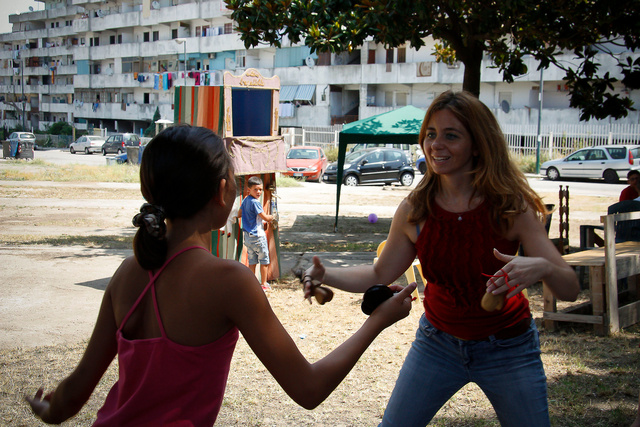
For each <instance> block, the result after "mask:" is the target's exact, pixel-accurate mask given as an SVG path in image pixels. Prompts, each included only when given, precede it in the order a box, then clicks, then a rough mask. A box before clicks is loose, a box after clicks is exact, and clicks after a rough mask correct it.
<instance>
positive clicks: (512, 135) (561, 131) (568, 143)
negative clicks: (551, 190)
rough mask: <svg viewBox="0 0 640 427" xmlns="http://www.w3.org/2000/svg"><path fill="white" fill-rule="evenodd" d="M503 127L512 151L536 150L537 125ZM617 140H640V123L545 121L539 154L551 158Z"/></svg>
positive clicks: (523, 153)
mask: <svg viewBox="0 0 640 427" xmlns="http://www.w3.org/2000/svg"><path fill="white" fill-rule="evenodd" d="M502 131H503V133H504V136H505V139H506V140H507V144H508V145H509V149H510V151H511V152H512V153H513V154H515V155H516V156H530V155H535V154H536V149H537V145H538V126H536V125H526V126H520V125H503V126H502ZM615 144H640V125H637V124H635V125H634V124H632V125H629V124H610V125H589V124H584V125H582V124H578V125H545V126H541V129H540V154H541V156H545V157H548V158H550V159H553V158H557V157H562V156H565V155H567V154H569V153H571V152H572V151H575V150H577V149H580V148H583V147H590V146H595V145H615Z"/></svg>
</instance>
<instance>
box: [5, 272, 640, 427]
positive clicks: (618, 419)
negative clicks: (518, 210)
mask: <svg viewBox="0 0 640 427" xmlns="http://www.w3.org/2000/svg"><path fill="white" fill-rule="evenodd" d="M538 292H540V289H535V290H534V292H532V294H533V295H532V296H533V297H535V299H536V300H537V299H539V294H538ZM268 298H269V302H270V303H271V305H272V307H273V309H274V311H275V313H276V315H277V316H278V318H279V319H280V320H281V322H282V323H283V325H284V326H285V328H286V329H287V331H288V332H289V334H290V335H291V337H292V339H293V340H294V341H295V343H296V345H298V347H299V348H300V351H301V352H302V353H303V354H304V355H305V356H306V357H307V358H308V359H309V360H310V361H316V360H318V359H320V358H321V357H323V356H324V355H325V354H327V353H328V352H329V351H331V350H332V349H334V348H335V347H337V346H338V345H339V344H340V343H341V342H343V341H344V340H345V339H347V338H348V337H349V336H350V335H351V334H353V332H355V330H357V329H358V328H359V327H360V325H361V324H362V322H363V321H364V319H365V316H364V315H363V314H362V312H361V311H360V303H361V299H360V297H359V295H354V294H349V293H345V292H342V291H336V294H335V297H334V299H333V301H331V303H329V304H326V305H324V306H319V305H317V304H313V305H309V304H308V303H306V302H305V301H302V295H301V293H300V290H299V283H298V282H297V280H293V279H291V278H283V279H282V280H280V281H279V282H278V283H277V284H276V285H275V286H274V290H273V291H271V292H269V293H268ZM533 310H534V317H535V318H536V319H537V320H538V321H539V320H540V316H541V312H540V311H539V309H538V306H537V305H536V306H534V307H533ZM421 312H422V310H421V306H420V305H419V304H418V303H416V304H415V305H414V310H412V312H411V314H410V315H409V317H407V318H406V319H404V320H402V321H400V322H398V323H397V324H396V325H394V326H392V327H390V328H389V329H387V330H386V331H384V332H383V333H382V334H381V335H380V336H379V337H378V338H377V339H376V341H375V342H374V343H373V344H372V345H371V347H370V348H369V349H368V350H367V351H366V352H365V354H364V355H363V357H362V358H361V359H360V360H359V361H358V363H357V365H356V367H355V368H354V370H353V371H352V372H351V373H350V374H349V375H348V376H347V378H346V379H345V380H344V381H343V383H342V384H341V385H340V386H339V387H338V388H337V389H336V391H334V393H333V394H332V395H331V396H330V397H329V398H328V399H327V400H326V401H325V402H324V403H323V404H322V405H320V406H319V407H318V408H316V409H315V410H313V411H307V410H305V409H302V408H300V407H298V406H297V405H296V404H295V403H294V402H293V401H292V400H291V399H290V398H289V397H288V396H287V395H286V394H285V393H284V392H283V391H282V389H281V388H280V387H279V386H278V384H277V383H276V382H275V380H274V379H273V377H272V376H271V375H270V374H269V372H268V371H267V370H266V369H265V367H264V366H263V365H262V364H261V363H260V361H259V360H258V358H257V357H256V356H255V355H254V354H253V352H252V351H251V349H250V348H249V346H248V345H247V343H246V342H245V341H244V339H243V338H242V337H241V338H240V340H239V341H238V345H237V348H236V352H235V354H234V357H233V361H232V365H231V373H230V376H229V383H228V385H227V391H226V394H225V399H224V402H223V405H222V410H221V412H220V415H219V418H218V422H217V425H221V426H317V427H321V426H322V427H324V426H374V425H377V424H378V423H379V421H380V418H381V416H382V413H383V411H384V408H385V405H386V402H387V401H388V399H389V396H390V394H391V390H392V389H393V386H394V384H395V380H396V378H397V375H398V371H399V369H400V366H401V365H402V362H403V360H404V357H405V355H406V353H407V351H408V349H409V346H410V345H411V342H412V341H413V336H414V334H415V328H416V325H417V322H418V319H419V316H420V314H421ZM639 343H640V329H639V328H638V326H634V327H632V328H628V329H627V330H624V331H622V332H621V333H619V334H616V335H614V336H611V337H598V336H594V335H593V332H592V331H591V329H590V328H589V327H586V326H576V325H572V324H566V323H565V324H563V325H562V326H561V327H560V329H559V331H557V332H545V331H544V330H542V331H541V345H542V359H543V362H544V365H545V370H546V374H547V378H548V385H549V405H550V412H551V424H552V425H553V426H572V427H584V426H601V427H605V426H606V427H615V426H625V427H627V426H628V425H630V424H631V421H632V420H633V418H634V417H635V410H636V408H637V402H638V391H639V390H640V367H639V365H638V351H639V350H638V344H639ZM85 344H86V343H84V342H80V343H75V344H72V345H59V346H47V347H38V348H17V349H10V350H3V351H0V359H1V362H0V424H2V425H19V426H39V425H41V423H39V422H37V421H36V420H35V418H34V417H33V416H32V415H31V414H30V412H29V410H28V407H27V405H26V404H25V403H24V402H23V400H22V399H23V396H24V395H25V394H32V393H35V391H36V390H37V389H38V387H41V386H44V387H45V389H46V390H51V388H52V387H53V386H55V384H57V383H58V382H59V381H60V380H62V379H63V378H64V377H65V375H67V374H68V373H69V372H70V371H71V369H73V367H74V366H75V364H76V363H77V362H78V360H79V359H80V357H81V354H82V351H83V349H84V346H85ZM116 368H117V363H114V364H112V366H111V367H110V368H109V370H108V371H107V374H106V375H105V377H104V378H103V379H102V381H101V382H100V384H99V385H98V387H97V388H96V391H95V392H94V394H93V395H92V397H91V399H90V401H89V402H88V404H87V406H85V407H84V408H83V409H82V411H81V412H80V414H78V415H77V416H76V417H74V418H73V419H72V420H71V421H68V422H67V423H65V424H64V425H67V426H76V425H82V426H84V425H89V424H90V423H91V422H92V421H93V419H94V417H95V413H96V412H97V410H98V408H99V407H100V406H101V405H102V403H103V401H104V399H105V397H106V393H107V392H108V390H109V388H110V387H111V385H112V384H113V382H114V381H115V380H116V377H117V370H116ZM248 384H250V386H248ZM407 404H411V405H417V404H420V402H417V401H413V402H408V403H407ZM432 425H434V426H447V427H454V426H456V427H457V426H499V423H498V421H497V419H496V417H495V413H494V411H493V409H492V407H491V405H490V403H489V401H488V399H487V398H486V397H485V396H484V394H483V393H482V391H481V390H480V389H479V388H478V387H477V386H475V385H474V384H469V385H467V386H465V387H464V388H463V389H462V390H460V391H459V392H458V393H457V394H456V395H455V396H454V397H453V398H452V399H451V400H450V401H449V402H447V403H446V404H445V406H444V407H443V408H442V409H441V410H440V411H439V412H438V414H437V416H436V418H435V419H434V421H433V423H432Z"/></svg>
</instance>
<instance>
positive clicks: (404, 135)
mask: <svg viewBox="0 0 640 427" xmlns="http://www.w3.org/2000/svg"><path fill="white" fill-rule="evenodd" d="M424 115H425V111H424V110H421V109H420V108H416V107H413V106H411V105H408V106H406V107H402V108H398V109H396V110H393V111H388V112H386V113H382V114H378V115H376V116H372V117H368V118H366V119H362V120H358V121H357V122H352V123H349V124H346V125H344V127H343V128H342V132H340V135H339V142H338V176H337V182H336V192H337V193H336V218H335V225H334V231H337V229H338V212H339V209H340V188H341V187H342V176H343V174H344V158H345V156H346V153H347V145H348V144H357V143H361V142H367V143H376V144H418V134H419V133H420V127H421V126H422V120H423V119H424Z"/></svg>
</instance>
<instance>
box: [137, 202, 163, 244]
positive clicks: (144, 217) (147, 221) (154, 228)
mask: <svg viewBox="0 0 640 427" xmlns="http://www.w3.org/2000/svg"><path fill="white" fill-rule="evenodd" d="M132 222H133V225H134V226H136V227H142V226H143V225H144V227H145V230H147V233H149V234H150V235H151V236H152V237H155V238H156V239H162V238H164V235H165V233H166V231H167V227H166V225H165V223H164V210H163V209H162V208H161V207H160V206H157V205H152V204H150V203H145V204H143V205H142V206H141V207H140V213H139V214H136V216H134V217H133V221H132Z"/></svg>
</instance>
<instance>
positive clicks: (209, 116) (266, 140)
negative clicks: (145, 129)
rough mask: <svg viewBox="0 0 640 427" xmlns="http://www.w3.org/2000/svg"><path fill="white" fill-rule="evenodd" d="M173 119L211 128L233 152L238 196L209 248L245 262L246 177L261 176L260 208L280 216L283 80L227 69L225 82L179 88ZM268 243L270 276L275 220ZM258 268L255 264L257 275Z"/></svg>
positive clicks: (276, 268) (276, 255) (276, 259)
mask: <svg viewBox="0 0 640 427" xmlns="http://www.w3.org/2000/svg"><path fill="white" fill-rule="evenodd" d="M174 96H175V100H174V122H175V123H187V124H190V125H193V126H202V127H206V128H209V129H211V130H213V131H214V132H216V133H217V134H218V135H220V136H221V137H222V138H223V140H224V142H225V144H226V147H227V150H228V151H229V154H230V156H231V159H232V162H233V167H234V170H235V175H236V183H237V184H238V196H237V197H236V201H235V204H234V207H233V209H232V211H231V215H230V217H229V219H228V221H227V225H226V226H225V227H224V228H223V229H220V230H216V231H213V232H212V233H211V247H210V249H211V252H212V253H213V254H214V255H216V256H219V257H222V258H227V259H235V260H238V261H241V262H243V263H244V264H245V265H247V264H248V262H247V254H246V249H245V248H244V246H243V244H242V240H243V239H242V229H241V228H240V225H239V220H236V215H237V212H238V209H239V208H240V204H241V203H242V199H243V197H244V196H245V195H247V194H248V193H247V189H248V186H247V181H248V180H249V178H250V177H252V176H254V175H257V176H259V177H260V178H261V179H262V182H263V183H264V191H263V193H262V200H261V202H262V206H263V209H264V211H265V213H267V214H271V215H274V216H275V218H276V219H277V217H278V215H277V190H276V173H277V172H284V171H286V160H285V155H286V153H285V145H284V138H283V137H282V136H279V135H278V104H279V99H280V78H279V77H278V76H274V77H270V78H265V77H263V76H262V75H261V74H260V73H259V72H258V70H255V69H253V68H249V69H247V70H246V71H245V72H244V73H243V74H242V75H240V76H235V75H232V74H231V73H229V72H226V73H225V74H224V76H223V86H176V88H175V95H174ZM266 234H267V242H268V244H269V259H270V260H271V264H270V266H269V269H268V277H267V280H274V279H277V278H278V277H280V274H281V268H280V238H279V230H278V226H277V220H276V221H274V223H273V225H270V226H269V227H268V229H267V231H266ZM259 270H260V269H259V268H256V272H257V274H259Z"/></svg>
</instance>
